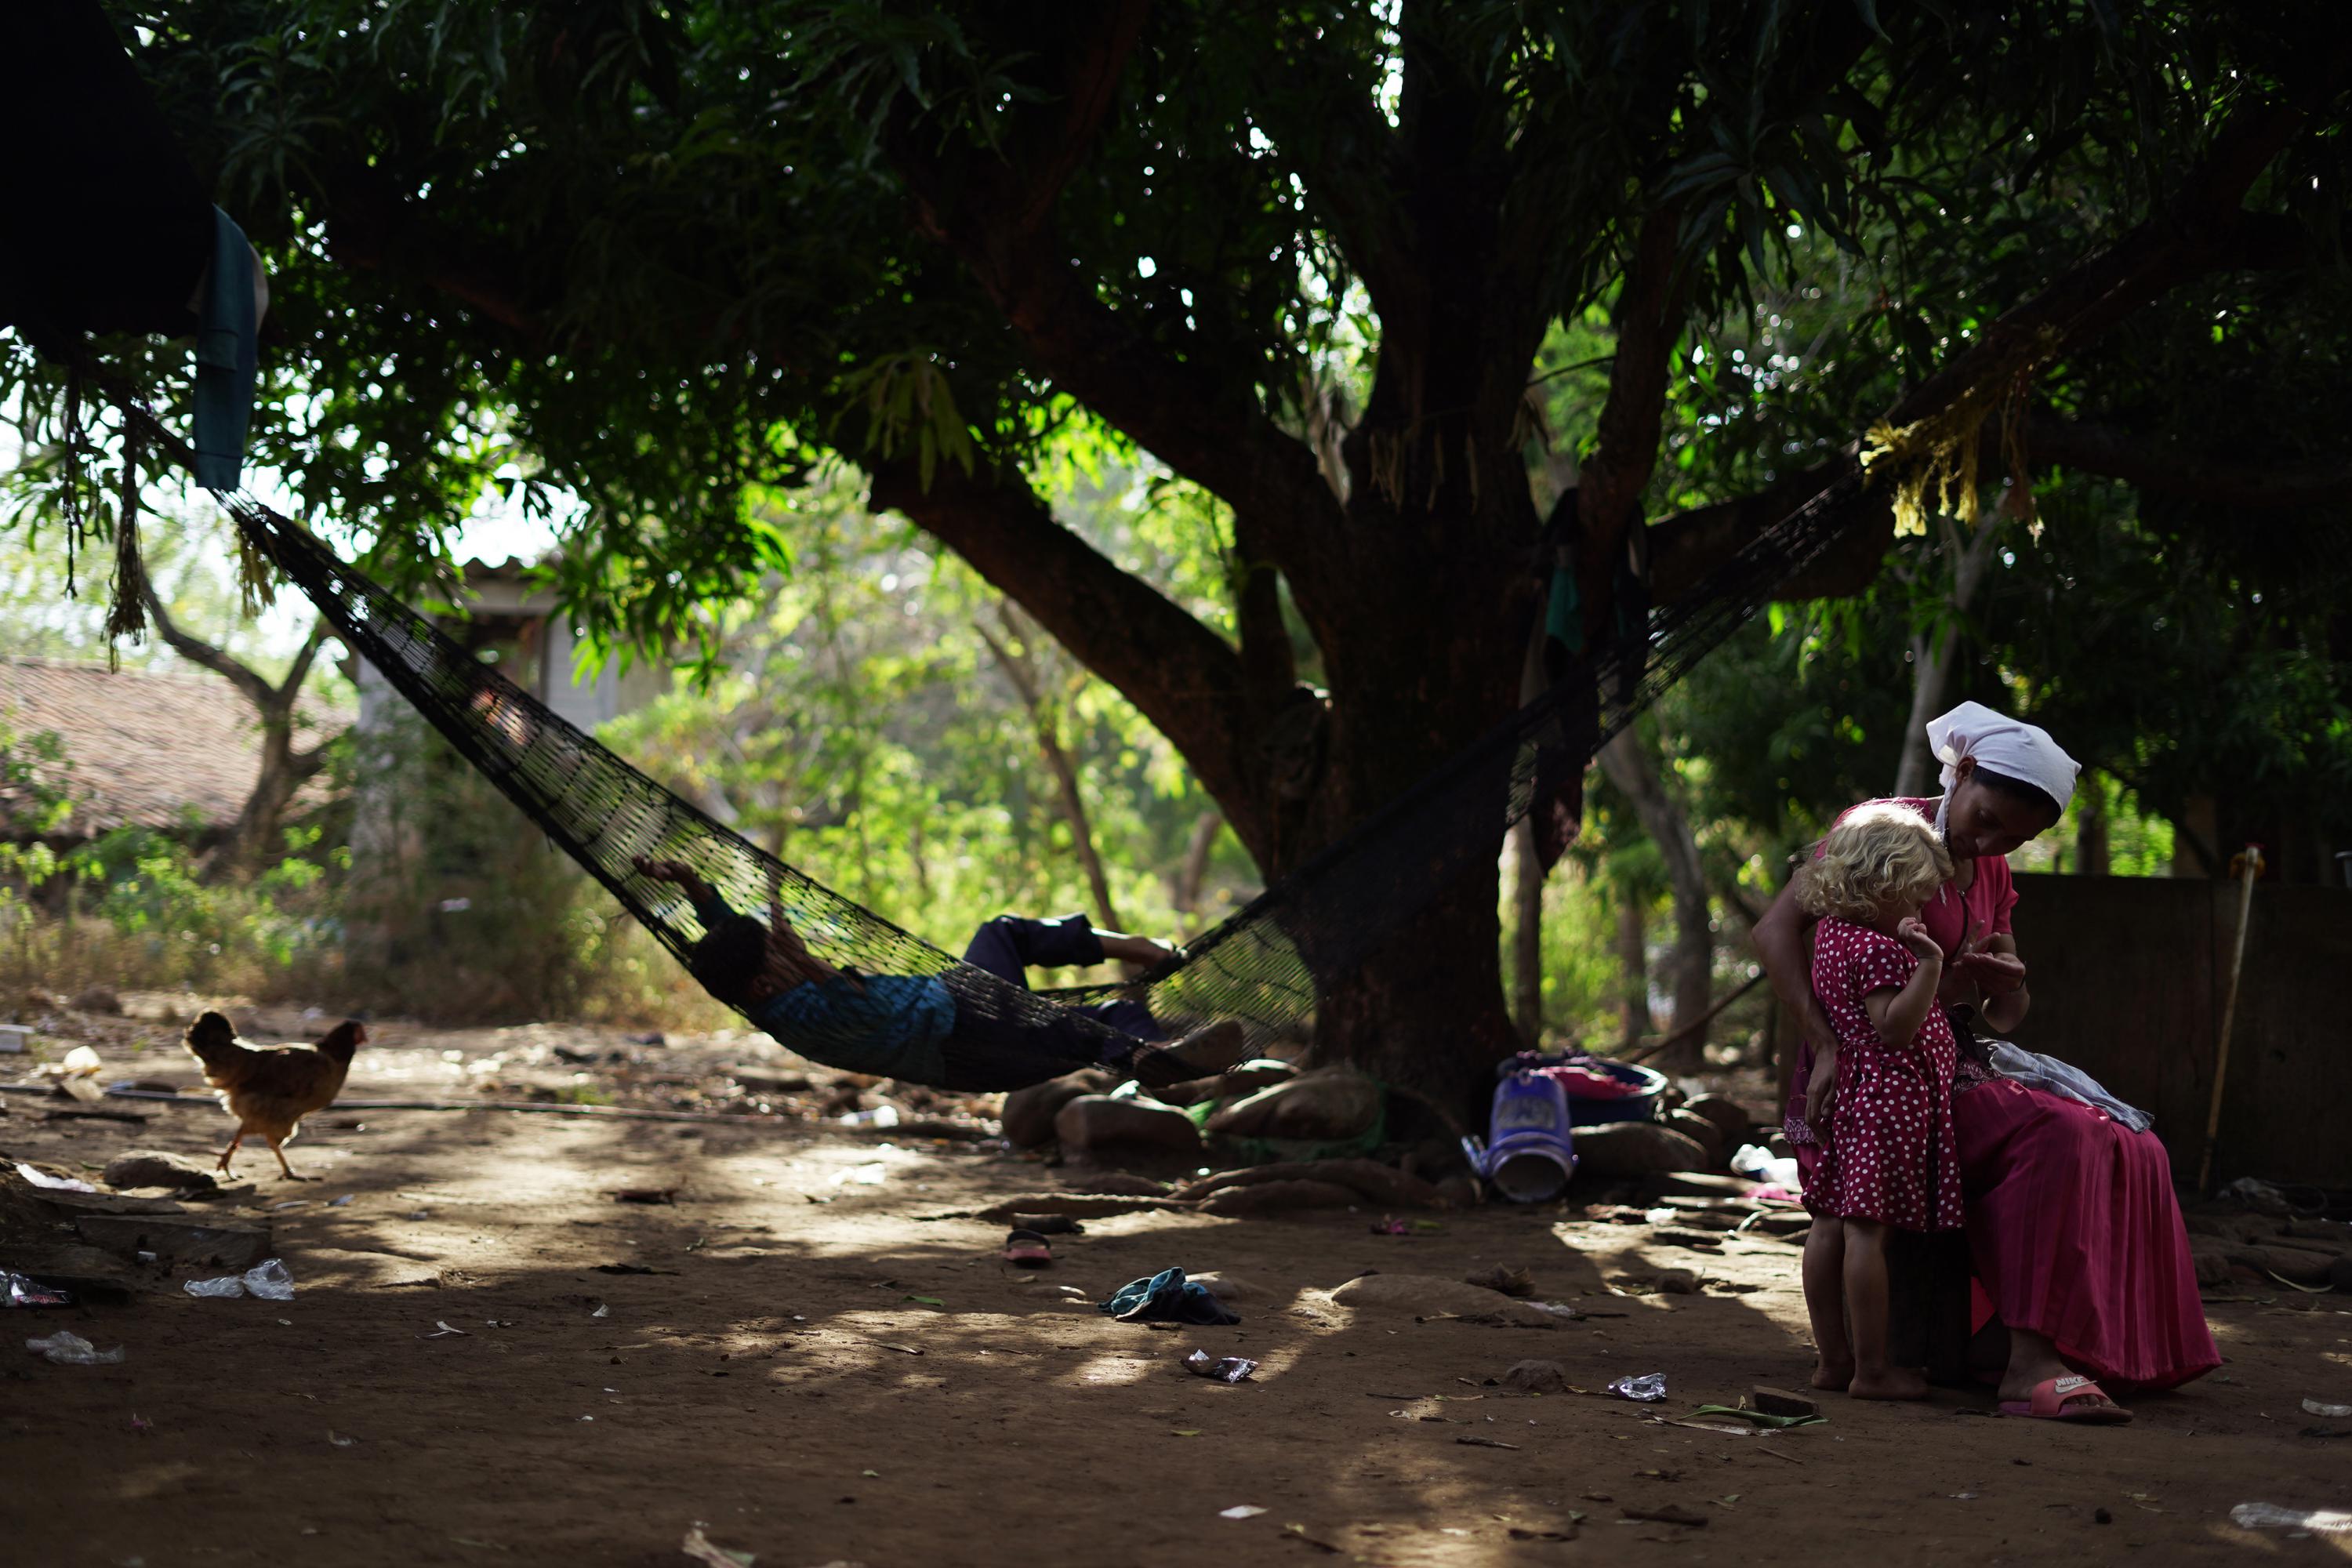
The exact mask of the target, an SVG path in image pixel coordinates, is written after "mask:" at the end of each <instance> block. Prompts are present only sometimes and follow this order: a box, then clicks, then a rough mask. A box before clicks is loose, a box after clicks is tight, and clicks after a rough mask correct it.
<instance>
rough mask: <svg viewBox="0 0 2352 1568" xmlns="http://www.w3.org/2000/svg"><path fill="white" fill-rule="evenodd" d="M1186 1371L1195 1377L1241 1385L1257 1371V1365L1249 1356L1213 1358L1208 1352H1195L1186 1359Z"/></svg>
mask: <svg viewBox="0 0 2352 1568" xmlns="http://www.w3.org/2000/svg"><path fill="white" fill-rule="evenodd" d="M1184 1370H1185V1371H1186V1372H1189V1373H1192V1375H1193V1376H1194V1377H1207V1378H1213V1379H1215V1380H1216V1381H1217V1382H1219V1383H1239V1382H1241V1381H1242V1380H1243V1379H1244V1378H1246V1377H1248V1376H1249V1374H1250V1373H1254V1372H1255V1371H1256V1370H1257V1363H1255V1362H1254V1361H1252V1360H1250V1359H1249V1357H1247V1356H1238V1355H1229V1356H1212V1355H1211V1354H1210V1353H1209V1352H1207V1351H1194V1352H1192V1354H1191V1355H1188V1356H1186V1357H1185V1358H1184Z"/></svg>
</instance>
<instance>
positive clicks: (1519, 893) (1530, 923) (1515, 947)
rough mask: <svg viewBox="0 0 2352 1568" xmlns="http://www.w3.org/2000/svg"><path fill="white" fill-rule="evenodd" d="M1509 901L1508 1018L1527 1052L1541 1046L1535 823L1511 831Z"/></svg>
mask: <svg viewBox="0 0 2352 1568" xmlns="http://www.w3.org/2000/svg"><path fill="white" fill-rule="evenodd" d="M1511 862H1512V890H1513V901H1514V902H1515V903H1516V905H1517V921H1516V923H1515V924H1514V925H1513V926H1512V928H1511V1016H1512V1019H1513V1020H1514V1021H1515V1022H1516V1023H1517V1025H1518V1026H1519V1037H1520V1038H1521V1039H1523V1040H1525V1041H1526V1042H1527V1043H1528V1047H1529V1048H1530V1049H1534V1048H1537V1047H1541V1046H1542V1044H1543V1022H1544V1020H1543V890H1544V869H1543V859H1542V858H1541V857H1540V856H1538V854H1537V853H1536V826H1535V819H1534V818H1533V817H1528V818H1526V819H1523V820H1522V821H1521V822H1520V823H1519V825H1518V826H1517V827H1515V828H1513V829H1511Z"/></svg>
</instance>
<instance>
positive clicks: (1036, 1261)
mask: <svg viewBox="0 0 2352 1568" xmlns="http://www.w3.org/2000/svg"><path fill="white" fill-rule="evenodd" d="M1003 1258H1004V1261H1005V1262H1007V1263H1010V1264H1011V1265H1013V1268H1045V1266H1046V1265H1047V1264H1049V1263H1051V1262H1053V1261H1054V1249H1053V1248H1052V1247H1049V1246H1047V1245H1046V1243H1045V1237H1042V1236H1039V1235H1038V1234H1037V1233H1036V1232H1035V1231H1034V1230H1016V1231H1014V1232H1013V1234H1012V1235H1011V1236H1009V1237H1005V1238H1004V1252H1003Z"/></svg>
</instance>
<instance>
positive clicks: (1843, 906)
mask: <svg viewBox="0 0 2352 1568" xmlns="http://www.w3.org/2000/svg"><path fill="white" fill-rule="evenodd" d="M1819 847H1820V850H1821V853H1820V854H1818V855H1817V856H1815V857H1814V858H1812V859H1811V861H1809V862H1808V863H1807V864H1805V865H1804V866H1802V867H1801V868H1799V869H1798V871H1797V903H1798V905H1799V907H1801V909H1803V910H1804V911H1805V912H1806V913H1807V914H1811V915H1832V916H1835V917H1836V918H1838V919H1840V920H1848V921H1868V920H1870V919H1872V918H1873V917H1874V916H1875V915H1876V914H1877V913H1878V910H1879V907H1880V906H1881V905H1883V904H1885V903H1886V902H1887V901H1889V900H1893V899H1896V898H1908V897H1910V896H1912V895H1915V894H1916V896H1917V897H1918V899H1919V900H1920V901H1921V902H1923V903H1924V902H1925V901H1926V900H1928V899H1930V898H1932V897H1934V896H1935V892H1936V889H1938V888H1940V887H1942V886H1943V885H1944V884H1945V883H1946V882H1948V881H1950V880H1951V879H1952V855H1951V851H1950V850H1948V849H1946V848H1945V847H1944V841H1943V840H1942V839H1941V838H1939V837H1937V835H1936V830H1935V828H1934V827H1933V826H1930V825H1929V824H1928V822H1927V819H1926V818H1925V817H1922V816H1920V815H1919V814H1918V813H1917V812H1915V811H1912V810H1909V809H1907V808H1906V807H1904V806H1900V805H1893V804H1891V803H1889V802H1885V801H1874V802H1872V803H1871V804H1870V805H1864V806H1857V807H1856V808H1855V809H1854V810H1853V811H1852V812H1850V813H1848V814H1847V815H1846V817H1845V820H1844V821H1843V822H1841V823H1839V824H1838V825H1837V826H1834V827H1832V828H1831V829H1830V830H1829V832H1828V834H1827V835H1825V836H1824V837H1822V841H1821V844H1820V846H1819Z"/></svg>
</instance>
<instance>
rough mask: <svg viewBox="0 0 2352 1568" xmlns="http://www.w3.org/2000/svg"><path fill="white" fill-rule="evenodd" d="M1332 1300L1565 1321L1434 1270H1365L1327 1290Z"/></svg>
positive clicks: (1518, 1321)
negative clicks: (1364, 1273) (1369, 1271)
mask: <svg viewBox="0 0 2352 1568" xmlns="http://www.w3.org/2000/svg"><path fill="white" fill-rule="evenodd" d="M1331 1300H1332V1303H1333V1304H1334V1305H1335V1306H1341V1307H1349V1308H1353V1309H1356V1310H1360V1311H1370V1312H1394V1313H1400V1314H1405V1313H1409V1314H1411V1315H1412V1316H1413V1317H1417V1318H1427V1317H1435V1316H1438V1315H1441V1314H1443V1315H1447V1316H1452V1317H1457V1318H1463V1319H1466V1320H1468V1321H1473V1322H1482V1323H1503V1324H1508V1325H1511V1326H1514V1327H1519V1328H1529V1329H1557V1328H1560V1327H1562V1326H1564V1325H1565V1324H1566V1323H1567V1321H1568V1320H1567V1319H1565V1318H1563V1317H1560V1316H1559V1314H1557V1313H1554V1312H1548V1311H1546V1310H1544V1309H1543V1308H1541V1307H1538V1306H1537V1305H1536V1304H1535V1303H1534V1302H1532V1301H1514V1300H1510V1299H1509V1298H1508V1297H1507V1296H1497V1295H1496V1294H1495V1293H1494V1292H1493V1291H1492V1290H1486V1289H1480V1288H1479V1287H1478V1286H1475V1285H1465V1284H1464V1283H1463V1282H1462V1281H1461V1280H1459V1279H1445V1278H1444V1276H1442V1275H1437V1274H1367V1275H1365V1276H1363V1277H1362V1278H1361V1279H1350V1280H1349V1281H1348V1282H1347V1283H1346V1284H1345V1285H1342V1286H1340V1287H1339V1289H1337V1290H1334V1291H1332V1292H1331Z"/></svg>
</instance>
